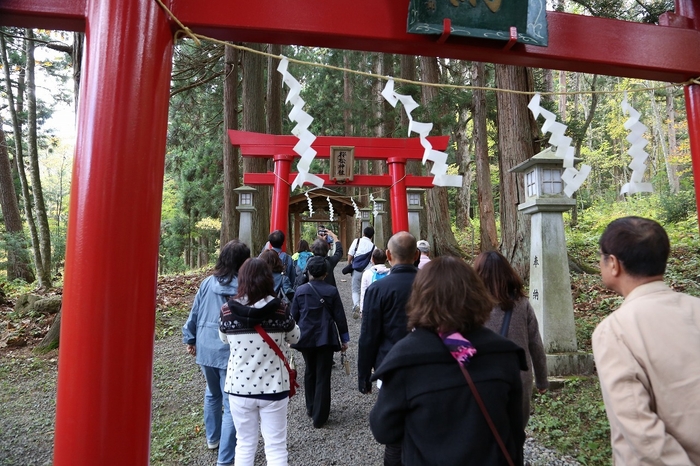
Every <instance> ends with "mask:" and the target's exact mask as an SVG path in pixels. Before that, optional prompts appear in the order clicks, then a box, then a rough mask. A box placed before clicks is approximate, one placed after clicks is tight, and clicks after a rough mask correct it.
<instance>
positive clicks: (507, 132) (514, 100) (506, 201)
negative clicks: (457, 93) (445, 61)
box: [496, 65, 535, 277]
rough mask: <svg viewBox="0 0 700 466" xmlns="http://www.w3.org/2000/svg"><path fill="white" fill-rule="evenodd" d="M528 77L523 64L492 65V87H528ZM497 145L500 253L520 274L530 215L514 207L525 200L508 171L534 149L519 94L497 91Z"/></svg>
mask: <svg viewBox="0 0 700 466" xmlns="http://www.w3.org/2000/svg"><path fill="white" fill-rule="evenodd" d="M530 85H531V80H530V79H529V76H528V70H527V68H524V67H517V66H510V65H496V87H498V88H500V89H512V90H518V91H528V90H529V89H530ZM496 100H497V107H498V147H499V152H500V154H499V158H498V162H499V163H498V164H499V170H500V174H501V176H500V193H501V200H500V208H501V253H502V254H503V255H504V256H505V257H506V258H507V259H508V260H509V261H510V263H511V265H512V266H513V267H514V268H515V270H516V271H517V272H518V273H519V274H520V276H521V277H528V276H529V273H530V217H529V216H527V215H524V214H522V213H520V212H519V211H518V204H519V203H520V202H522V201H524V200H525V196H524V195H523V193H524V182H523V179H522V175H520V174H516V173H511V172H510V169H511V168H513V167H514V166H515V165H517V164H519V163H521V162H523V161H525V160H527V159H529V158H530V157H532V156H533V155H534V153H535V151H534V145H533V140H534V138H533V128H532V126H531V119H530V112H529V110H528V108H527V104H528V97H527V95H523V94H513V93H505V92H498V93H497V94H496Z"/></svg>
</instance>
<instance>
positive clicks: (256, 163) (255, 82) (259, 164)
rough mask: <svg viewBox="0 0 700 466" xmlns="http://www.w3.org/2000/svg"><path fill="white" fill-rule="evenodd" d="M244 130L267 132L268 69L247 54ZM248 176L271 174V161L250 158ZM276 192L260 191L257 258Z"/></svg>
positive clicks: (256, 217)
mask: <svg viewBox="0 0 700 466" xmlns="http://www.w3.org/2000/svg"><path fill="white" fill-rule="evenodd" d="M246 46H247V47H249V48H251V49H254V50H260V51H262V49H263V47H262V45H261V44H246ZM242 55H243V130H244V131H255V132H258V133H264V132H265V89H264V86H265V82H266V81H265V65H266V64H267V62H266V60H265V58H264V57H263V56H262V55H259V54H257V53H252V52H243V53H242ZM243 170H244V172H245V173H264V172H266V171H267V160H265V159H263V158H257V157H246V158H245V159H244V160H243ZM271 191H272V188H270V187H268V186H260V187H258V194H257V202H256V205H255V208H256V209H257V213H256V215H254V216H253V227H252V230H253V231H252V235H251V237H252V238H253V239H252V243H253V244H250V245H249V246H250V249H251V251H252V253H253V254H257V253H258V252H259V251H260V250H261V249H262V247H263V246H264V245H265V243H266V242H267V237H268V236H269V234H270V205H271V203H272V196H271Z"/></svg>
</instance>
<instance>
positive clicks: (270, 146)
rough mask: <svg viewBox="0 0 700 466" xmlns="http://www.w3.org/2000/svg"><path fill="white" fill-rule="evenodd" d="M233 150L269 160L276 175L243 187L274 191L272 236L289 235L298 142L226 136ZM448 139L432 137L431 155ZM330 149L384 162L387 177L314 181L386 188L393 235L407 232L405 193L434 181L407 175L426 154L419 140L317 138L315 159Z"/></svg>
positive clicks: (248, 177)
mask: <svg viewBox="0 0 700 466" xmlns="http://www.w3.org/2000/svg"><path fill="white" fill-rule="evenodd" d="M228 134H229V139H230V140H231V144H233V145H234V146H237V147H240V148H241V155H242V156H243V157H265V158H273V159H274V161H275V172H274V173H246V174H244V175H243V182H244V183H245V184H249V185H272V186H274V188H273V193H272V211H271V212H270V231H274V230H282V231H283V232H285V235H286V234H288V231H287V230H288V225H287V219H288V217H289V194H290V188H289V186H290V184H291V183H292V182H293V181H294V180H295V179H296V177H297V175H298V173H292V172H291V171H290V170H291V167H292V161H293V160H294V157H297V155H296V153H295V152H294V150H293V148H294V146H295V145H296V144H297V142H299V139H298V138H297V137H296V136H290V135H273V134H263V133H254V132H250V131H236V130H229V132H228ZM449 139H450V138H449V136H432V137H428V141H430V143H431V144H432V146H433V149H435V150H439V151H444V150H446V149H447V144H448V142H449ZM332 146H346V147H353V148H354V150H355V159H369V160H386V162H387V165H389V174H388V175H354V177H353V180H352V181H347V182H344V183H336V182H335V181H334V180H331V179H329V176H328V175H318V176H319V177H321V178H322V179H323V181H324V185H325V186H337V185H341V186H362V187H383V188H389V193H390V202H391V219H392V222H391V225H392V230H393V232H394V233H396V232H399V231H408V200H407V198H406V188H407V187H411V188H432V187H433V177H432V176H414V175H407V174H406V162H407V161H408V160H422V159H423V154H424V152H425V148H424V147H423V146H422V145H421V143H420V139H419V138H369V137H353V136H318V137H317V138H316V139H315V140H314V143H313V148H314V150H315V151H316V152H317V154H316V157H318V158H322V159H327V158H329V157H330V148H331V147H332Z"/></svg>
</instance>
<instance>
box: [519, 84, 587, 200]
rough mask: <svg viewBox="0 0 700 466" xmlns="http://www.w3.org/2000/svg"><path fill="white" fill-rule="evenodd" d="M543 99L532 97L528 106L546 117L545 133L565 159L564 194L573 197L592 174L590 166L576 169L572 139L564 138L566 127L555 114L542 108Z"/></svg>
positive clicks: (534, 113)
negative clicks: (549, 134) (548, 134)
mask: <svg viewBox="0 0 700 466" xmlns="http://www.w3.org/2000/svg"><path fill="white" fill-rule="evenodd" d="M541 99H542V97H541V96H540V95H539V94H535V95H534V96H532V100H530V103H529V104H528V105H527V108H529V109H530V111H531V112H532V114H533V115H534V116H535V118H537V117H538V116H540V115H542V116H543V117H544V120H545V121H544V124H543V125H542V132H543V133H551V136H550V137H549V143H550V144H551V145H553V146H556V148H557V152H556V155H557V157H561V158H562V159H564V173H563V174H562V175H561V179H562V181H564V183H565V184H566V185H565V187H564V194H566V195H567V196H569V197H571V196H573V194H574V193H575V192H576V191H577V190H578V188H580V187H581V185H582V184H583V182H584V181H586V178H587V177H588V175H589V174H590V173H591V166H590V165H585V164H584V165H581V169H580V170H577V169H576V168H575V167H574V155H575V150H574V148H573V147H571V138H570V137H568V136H564V132H565V131H566V125H565V124H563V123H559V122H557V117H556V115H554V113H552V112H550V111H549V110H546V109H544V108H542V107H541V106H540V101H541Z"/></svg>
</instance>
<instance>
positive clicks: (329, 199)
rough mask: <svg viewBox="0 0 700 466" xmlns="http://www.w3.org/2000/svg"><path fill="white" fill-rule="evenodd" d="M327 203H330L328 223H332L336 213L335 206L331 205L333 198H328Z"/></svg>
mask: <svg viewBox="0 0 700 466" xmlns="http://www.w3.org/2000/svg"><path fill="white" fill-rule="evenodd" d="M326 201H328V219H329V220H328V221H329V222H332V221H333V214H334V213H335V211H334V210H333V204H332V203H331V198H330V197H328V196H326Z"/></svg>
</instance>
